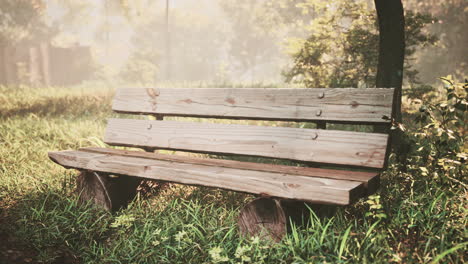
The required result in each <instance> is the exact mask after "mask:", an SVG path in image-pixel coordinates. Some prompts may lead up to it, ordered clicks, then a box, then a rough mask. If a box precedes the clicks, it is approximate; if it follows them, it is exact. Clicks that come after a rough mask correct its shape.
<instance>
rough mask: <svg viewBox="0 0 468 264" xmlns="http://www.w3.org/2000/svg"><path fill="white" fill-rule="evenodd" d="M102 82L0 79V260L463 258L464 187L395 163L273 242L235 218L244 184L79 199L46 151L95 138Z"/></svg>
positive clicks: (106, 96)
mask: <svg viewBox="0 0 468 264" xmlns="http://www.w3.org/2000/svg"><path fill="white" fill-rule="evenodd" d="M111 96H112V91H109V90H106V89H80V88H68V89H65V88H61V89H59V88H44V89H32V88H18V87H15V88H5V87H3V88H0V223H1V225H0V238H1V239H0V263H389V262H396V263H426V262H433V263H438V262H440V263H463V262H464V261H465V260H466V259H467V253H466V248H467V242H466V241H467V230H466V226H467V217H466V213H467V203H466V200H467V198H468V197H467V194H466V192H465V191H464V190H462V189H461V188H460V189H453V188H452V189H448V188H447V187H446V186H443V185H439V184H437V183H436V182H434V181H431V180H427V179H419V178H415V177H412V175H409V174H408V173H403V172H400V171H399V169H397V167H398V166H396V165H397V164H395V163H394V162H392V164H391V165H390V168H389V169H388V170H387V172H385V173H384V176H383V179H382V188H381V190H380V191H379V193H378V195H376V196H373V197H371V198H370V199H369V200H364V199H363V200H361V201H359V202H358V203H356V204H354V205H352V206H348V207H341V208H334V209H333V213H332V214H327V215H323V214H321V212H317V213H314V212H311V220H310V221H309V222H308V223H306V225H305V226H303V227H297V228H295V227H293V230H292V231H291V232H290V234H289V235H288V236H287V237H285V238H284V239H283V241H282V242H281V243H279V244H269V243H266V242H264V241H259V240H258V239H256V238H253V239H244V238H240V237H239V235H238V231H237V228H236V226H235V222H236V216H237V212H238V210H239V207H241V206H242V205H243V204H244V203H245V201H246V200H249V199H251V198H252V197H251V196H249V195H244V194H238V193H234V192H227V191H219V190H216V189H207V188H197V187H186V186H180V185H175V184H174V185H170V187H168V188H167V189H165V190H163V191H162V192H161V193H159V194H158V195H150V197H145V198H143V197H142V196H139V197H137V199H136V200H135V201H133V202H132V204H131V205H130V206H129V208H127V209H125V210H121V211H119V212H117V213H115V214H110V213H107V212H105V211H102V210H99V209H95V208H92V207H91V206H78V205H77V203H76V197H75V196H74V195H73V190H74V188H75V186H74V184H75V183H74V177H75V175H76V172H74V171H71V170H65V169H63V168H62V167H60V166H58V165H56V164H54V163H53V162H51V161H50V160H48V158H47V151H50V150H64V149H75V148H77V147H84V146H102V145H103V143H102V141H101V140H100V138H101V136H102V134H103V130H104V127H105V119H106V118H107V117H109V116H111V115H112V113H111V112H110V100H111Z"/></svg>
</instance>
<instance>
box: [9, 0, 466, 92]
mask: <svg viewBox="0 0 468 264" xmlns="http://www.w3.org/2000/svg"><path fill="white" fill-rule="evenodd" d="M167 2H168V3H169V9H168V16H169V17H168V20H166V15H167V14H166V4H167ZM339 2H340V1H336V0H335V1H322V0H316V1H312V0H271V1H267V0H258V1H249V0H239V1H234V0H168V1H166V0H152V1H150V0H133V1H130V0H127V1H125V0H80V1H78V0H0V3H1V4H0V9H1V11H0V16H1V17H0V18H1V19H2V23H3V24H2V25H1V27H0V46H1V49H2V51H1V52H0V53H1V54H0V61H3V64H0V65H1V66H2V68H3V71H1V72H2V73H0V83H4V84H18V83H23V84H29V85H44V84H45V85H74V84H79V83H81V82H82V81H104V82H111V83H114V84H133V85H154V84H156V83H157V82H160V81H167V80H170V81H190V82H193V81H204V82H211V83H236V82H252V83H258V82H267V83H281V82H284V81H285V80H286V78H285V76H284V74H282V73H284V72H285V71H287V70H288V69H289V68H290V67H291V65H292V64H293V63H294V60H293V57H292V54H294V52H297V49H298V48H297V47H296V48H294V45H293V44H294V43H296V44H297V43H298V41H299V42H300V41H303V40H304V39H306V38H307V37H309V36H311V35H313V34H314V26H313V25H314V20H315V19H317V18H320V16H321V15H323V14H322V13H320V12H318V11H317V6H314V4H315V5H316V3H322V4H323V5H328V7H329V8H330V9H331V10H332V11H333V8H334V6H333V5H338V4H337V3H339ZM341 2H343V1H341ZM356 2H359V3H362V4H364V5H367V9H368V10H370V11H371V12H374V5H373V1H367V0H362V1H356ZM312 3H314V4H312ZM403 4H404V5H405V8H406V10H412V11H415V12H421V13H425V14H430V15H433V16H434V19H433V20H432V22H430V23H429V24H425V25H424V26H422V27H421V28H422V29H423V30H424V31H425V32H427V33H428V34H429V33H430V34H434V36H436V37H437V41H435V43H432V44H430V45H429V44H427V43H423V42H421V43H422V44H421V45H417V46H416V47H414V49H415V53H414V56H412V58H411V64H412V65H413V69H414V70H417V71H419V75H418V77H419V78H420V80H421V81H422V82H427V83H432V82H434V80H435V78H437V77H439V76H442V75H447V74H453V73H455V74H457V73H458V74H459V75H460V76H463V74H464V73H466V69H467V60H468V59H467V58H468V57H467V56H468V55H467V54H468V53H467V52H466V46H467V44H468V37H467V36H468V33H467V32H468V30H467V28H468V27H467V26H468V25H467V24H468V22H467V20H468V19H467V14H468V7H467V3H466V1H462V0H449V1H436V0H430V1H424V2H421V1H417V0H404V1H403ZM166 23H168V24H166ZM339 23H341V25H342V26H344V27H346V26H348V25H351V22H350V21H347V20H341V21H340V22H339ZM300 43H302V42H300ZM296 46H297V45H296ZM294 49H296V51H294ZM326 55H327V56H328V57H332V59H333V57H334V56H335V57H336V58H337V59H340V57H339V56H340V54H339V52H337V53H336V54H334V53H333V52H329V54H326Z"/></svg>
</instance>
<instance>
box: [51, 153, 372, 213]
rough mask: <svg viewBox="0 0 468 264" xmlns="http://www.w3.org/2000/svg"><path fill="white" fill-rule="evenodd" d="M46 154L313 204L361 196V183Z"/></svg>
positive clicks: (74, 163)
mask: <svg viewBox="0 0 468 264" xmlns="http://www.w3.org/2000/svg"><path fill="white" fill-rule="evenodd" d="M49 157H50V158H51V159H52V160H53V161H54V162H56V163H58V164H60V165H62V166H64V167H67V168H75V169H80V170H83V169H84V170H92V171H98V172H105V173H110V174H120V175H129V176H137V177H142V178H149V179H154V180H162V181H169V182H177V183H182V184H189V185H201V186H210V187H218V188H223V189H229V190H234V191H240V192H247V193H253V194H261V195H267V196H272V197H282V198H287V199H297V200H304V201H310V202H316V203H331V204H339V205H346V204H350V203H352V202H353V201H355V200H356V199H358V198H359V197H362V195H363V194H364V192H365V190H364V187H363V185H362V183H360V182H356V181H346V180H334V179H326V178H314V177H305V176H298V175H289V174H282V173H271V172H264V171H254V170H242V169H233V168H225V167H219V166H207V165H198V164H191V163H181V162H172V161H165V160H155V159H146V158H140V157H128V156H118V155H110V154H102V153H94V152H88V151H61V152H49Z"/></svg>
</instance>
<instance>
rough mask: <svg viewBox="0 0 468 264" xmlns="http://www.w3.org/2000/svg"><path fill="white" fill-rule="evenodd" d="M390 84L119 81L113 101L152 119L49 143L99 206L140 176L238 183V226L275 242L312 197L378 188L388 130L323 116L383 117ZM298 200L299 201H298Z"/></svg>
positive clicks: (123, 199)
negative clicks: (87, 142) (155, 84)
mask: <svg viewBox="0 0 468 264" xmlns="http://www.w3.org/2000/svg"><path fill="white" fill-rule="evenodd" d="M393 93H394V90H393V89H388V88H385V89H379V88H366V89H355V88H343V89H335V88H313V89H297V88H242V89H231V88H196V89H192V88H180V89H156V88H148V89H118V90H117V93H116V95H115V97H114V102H113V106H112V108H113V110H114V111H115V112H118V113H127V114H140V115H141V114H146V115H150V116H156V119H157V120H141V119H109V120H108V124H107V128H106V132H105V136H104V142H105V143H107V144H109V145H111V146H123V147H133V148H140V149H143V150H146V151H148V152H144V151H128V150H122V149H120V150H119V149H113V148H82V149H79V150H67V151H52V152H49V157H50V158H51V159H52V160H53V161H54V162H56V163H57V164H60V165H62V166H64V167H66V168H73V169H77V170H79V171H81V173H80V175H79V176H78V184H77V187H78V190H77V192H78V194H79V195H80V196H79V197H80V198H79V200H80V201H81V202H88V201H91V202H92V203H94V204H96V205H98V206H101V207H103V208H105V209H107V210H118V209H120V208H122V207H123V206H125V205H126V204H127V203H128V202H129V201H131V200H132V199H133V198H134V197H135V195H136V193H137V187H138V185H139V184H140V182H141V181H142V180H143V179H146V180H154V181H158V182H162V183H166V182H174V183H180V184H186V185H196V186H208V187H214V188H222V189H227V190H232V191H238V192H245V193H250V194H254V195H256V196H257V197H258V198H256V199H254V200H253V201H251V202H250V203H248V204H247V205H246V206H245V207H244V208H243V209H241V211H240V214H239V217H238V225H239V231H240V233H241V234H244V235H259V236H260V237H262V238H264V239H270V240H273V241H279V240H281V238H282V237H283V235H284V234H285V232H286V231H287V229H288V223H289V221H290V219H292V220H295V221H296V222H300V221H301V220H307V217H308V216H309V215H310V212H309V208H312V209H317V206H316V205H317V204H332V205H348V204H351V203H353V202H355V201H356V200H358V199H360V198H362V197H365V196H366V195H369V194H371V193H373V192H375V191H376V190H377V188H378V187H379V174H380V172H381V171H382V170H383V169H385V166H386V165H385V164H386V160H387V157H388V153H387V150H388V148H387V145H388V142H389V138H388V137H389V136H388V134H383V133H364V132H353V131H342V130H327V129H326V128H327V126H326V124H327V123H345V124H356V125H359V124H377V125H385V126H389V125H390V120H391V116H392V104H393V98H394V96H393ZM165 116H177V117H196V118H223V119H243V120H273V121H294V122H315V123H316V124H317V126H316V129H308V128H298V127H271V126H254V125H240V124H222V123H212V122H207V123H204V122H184V121H169V120H164V119H163V117H165ZM157 149H165V150H174V151H186V152H196V153H206V154H214V155H244V156H254V157H265V158H273V159H284V160H290V161H293V162H295V163H296V164H308V165H310V164H313V166H314V167H307V166H285V165H274V164H264V163H252V162H241V161H234V160H221V159H210V158H195V157H189V156H181V155H164V154H160V153H150V152H153V151H154V150H157ZM306 203H307V204H306Z"/></svg>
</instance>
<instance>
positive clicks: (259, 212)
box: [237, 197, 286, 242]
mask: <svg viewBox="0 0 468 264" xmlns="http://www.w3.org/2000/svg"><path fill="white" fill-rule="evenodd" d="M237 224H238V225H239V231H240V233H241V234H242V235H244V236H259V237H260V238H261V239H264V240H273V241H275V242H278V241H280V240H281V239H282V238H283V236H284V235H285V233H286V215H285V213H284V211H283V208H282V206H281V203H280V201H279V200H278V199H271V198H265V197H261V198H257V199H255V200H253V201H251V202H250V203H248V204H247V205H245V206H244V208H242V210H241V211H240V214H239V218H238V220H237Z"/></svg>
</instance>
